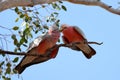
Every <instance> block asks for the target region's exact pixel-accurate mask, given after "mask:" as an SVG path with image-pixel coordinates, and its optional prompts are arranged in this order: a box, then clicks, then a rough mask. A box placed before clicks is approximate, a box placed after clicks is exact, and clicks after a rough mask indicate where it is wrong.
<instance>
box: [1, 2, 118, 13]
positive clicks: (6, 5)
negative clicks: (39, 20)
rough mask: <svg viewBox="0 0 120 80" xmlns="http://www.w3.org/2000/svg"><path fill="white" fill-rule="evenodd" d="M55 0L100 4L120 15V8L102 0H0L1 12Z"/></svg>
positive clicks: (92, 4) (91, 4)
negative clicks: (115, 7)
mask: <svg viewBox="0 0 120 80" xmlns="http://www.w3.org/2000/svg"><path fill="white" fill-rule="evenodd" d="M55 1H68V2H71V3H74V4H83V5H90V6H99V7H101V8H104V9H106V10H107V11H109V12H111V13H114V14H118V15H120V10H118V9H114V8H112V6H109V5H107V4H105V3H104V2H101V1H100V0H0V12H1V11H4V10H6V9H9V8H12V7H16V6H31V7H32V6H34V5H37V4H45V3H51V2H55Z"/></svg>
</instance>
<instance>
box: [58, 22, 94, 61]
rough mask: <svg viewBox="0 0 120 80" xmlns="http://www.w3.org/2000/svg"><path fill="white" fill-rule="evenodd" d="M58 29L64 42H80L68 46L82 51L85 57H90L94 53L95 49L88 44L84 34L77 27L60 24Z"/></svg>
mask: <svg viewBox="0 0 120 80" xmlns="http://www.w3.org/2000/svg"><path fill="white" fill-rule="evenodd" d="M60 31H61V32H62V34H63V36H62V40H63V42H64V43H65V44H70V43H74V42H80V44H74V45H72V46H71V47H69V48H71V49H72V50H76V51H82V53H83V54H84V56H85V57H86V58H87V59H90V58H91V57H92V56H93V55H95V54H96V51H95V50H94V49H93V48H92V47H91V46H90V45H88V43H87V39H86V37H85V34H84V33H83V31H82V30H81V29H80V28H79V27H77V26H69V25H67V24H62V25H61V28H60Z"/></svg>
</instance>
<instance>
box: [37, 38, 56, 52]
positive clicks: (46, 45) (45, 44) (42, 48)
mask: <svg viewBox="0 0 120 80" xmlns="http://www.w3.org/2000/svg"><path fill="white" fill-rule="evenodd" d="M54 45H55V42H54V40H53V39H51V38H49V39H46V40H44V41H42V42H41V43H40V44H39V45H38V48H37V51H38V53H39V54H44V53H46V51H47V50H48V49H50V48H51V47H53V46H54Z"/></svg>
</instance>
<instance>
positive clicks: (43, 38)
mask: <svg viewBox="0 0 120 80" xmlns="http://www.w3.org/2000/svg"><path fill="white" fill-rule="evenodd" d="M59 37H60V31H59V28H58V26H56V25H55V24H54V25H53V26H51V27H50V28H49V30H48V32H47V33H45V34H43V35H40V36H39V37H37V38H36V39H35V40H34V41H33V42H31V43H30V45H29V48H28V50H27V54H40V55H46V54H47V53H46V52H47V51H48V49H50V48H52V47H53V46H55V45H56V42H57V41H58V39H59ZM58 50H59V48H54V49H53V50H52V51H51V53H50V54H49V56H44V57H41V56H25V57H23V59H22V60H21V62H20V63H19V64H18V65H17V66H16V67H15V70H16V71H17V72H18V73H19V74H21V73H22V72H23V71H24V70H25V68H27V67H28V66H31V65H33V64H37V63H42V62H45V61H47V60H49V59H52V58H55V57H56V55H57V53H58Z"/></svg>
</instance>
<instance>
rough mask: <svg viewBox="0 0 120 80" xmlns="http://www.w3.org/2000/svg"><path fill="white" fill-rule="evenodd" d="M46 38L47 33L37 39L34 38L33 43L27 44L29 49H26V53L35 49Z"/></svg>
mask: <svg viewBox="0 0 120 80" xmlns="http://www.w3.org/2000/svg"><path fill="white" fill-rule="evenodd" d="M46 37H48V33H45V34H42V35H40V36H38V37H37V38H35V40H34V41H32V42H31V43H30V44H29V47H28V49H27V52H28V51H29V50H31V49H33V48H35V47H37V46H38V45H39V44H40V43H41V42H42V41H43V40H44V39H45V38H46Z"/></svg>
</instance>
